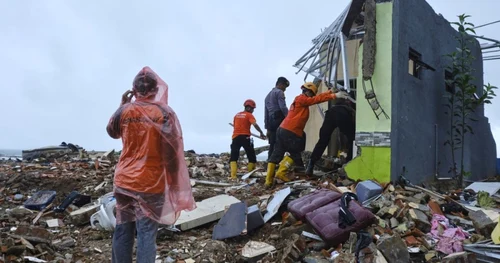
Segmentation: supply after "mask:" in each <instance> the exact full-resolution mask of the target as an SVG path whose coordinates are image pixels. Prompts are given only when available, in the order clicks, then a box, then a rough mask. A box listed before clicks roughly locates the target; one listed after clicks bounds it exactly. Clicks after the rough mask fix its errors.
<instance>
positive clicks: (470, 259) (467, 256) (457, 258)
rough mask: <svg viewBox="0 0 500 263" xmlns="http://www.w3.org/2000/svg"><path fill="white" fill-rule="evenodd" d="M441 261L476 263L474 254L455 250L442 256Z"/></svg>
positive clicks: (447, 262) (445, 262)
mask: <svg viewBox="0 0 500 263" xmlns="http://www.w3.org/2000/svg"><path fill="white" fill-rule="evenodd" d="M441 262H442V263H476V255H475V254H473V253H467V252H457V253H453V254H450V255H448V256H446V257H444V258H443V259H442V261H441Z"/></svg>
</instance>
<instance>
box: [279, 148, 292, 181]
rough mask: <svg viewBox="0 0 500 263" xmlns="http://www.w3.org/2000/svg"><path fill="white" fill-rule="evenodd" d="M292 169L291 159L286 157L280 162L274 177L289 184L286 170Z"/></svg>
mask: <svg viewBox="0 0 500 263" xmlns="http://www.w3.org/2000/svg"><path fill="white" fill-rule="evenodd" d="M292 167H293V159H292V158H290V156H288V155H286V156H285V157H284V158H283V160H282V161H281V162H280V166H279V168H278V172H276V177H278V179H280V180H281V181H284V182H290V179H289V178H288V177H287V176H286V174H287V173H288V170H290V169H291V168H292Z"/></svg>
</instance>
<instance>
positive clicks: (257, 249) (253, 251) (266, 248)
mask: <svg viewBox="0 0 500 263" xmlns="http://www.w3.org/2000/svg"><path fill="white" fill-rule="evenodd" d="M275 250H276V248H275V247H274V246H272V245H269V244H267V243H264V242H258V241H249V242H248V243H246V244H245V246H244V247H243V249H242V250H241V255H242V256H243V257H245V258H256V257H259V256H262V255H265V254H267V253H270V252H273V251H275Z"/></svg>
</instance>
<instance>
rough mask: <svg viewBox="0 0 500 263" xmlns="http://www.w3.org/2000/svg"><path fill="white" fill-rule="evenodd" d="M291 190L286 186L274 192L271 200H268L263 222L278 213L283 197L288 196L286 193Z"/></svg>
mask: <svg viewBox="0 0 500 263" xmlns="http://www.w3.org/2000/svg"><path fill="white" fill-rule="evenodd" d="M291 192H292V190H291V188H290V187H287V188H284V189H281V190H279V191H278V192H276V193H274V195H273V198H272V200H271V202H269V203H268V205H267V213H266V214H265V215H264V222H266V223H267V222H268V221H269V220H271V218H272V217H273V216H275V215H276V214H277V213H278V210H279V208H280V207H281V204H283V201H285V199H286V198H287V197H288V195H290V193H291Z"/></svg>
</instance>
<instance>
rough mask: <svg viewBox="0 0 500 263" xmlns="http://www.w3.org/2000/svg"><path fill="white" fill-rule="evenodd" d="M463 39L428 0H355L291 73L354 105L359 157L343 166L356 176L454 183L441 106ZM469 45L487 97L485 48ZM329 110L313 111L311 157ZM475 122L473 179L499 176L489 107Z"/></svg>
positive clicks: (334, 145)
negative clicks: (341, 93)
mask: <svg viewBox="0 0 500 263" xmlns="http://www.w3.org/2000/svg"><path fill="white" fill-rule="evenodd" d="M458 34H459V33H458V32H457V31H456V30H455V29H454V28H453V27H452V26H451V25H450V22H449V21H447V20H446V19H445V18H444V17H442V16H441V15H439V14H436V13H435V12H434V10H433V9H432V7H431V6H430V5H429V4H428V3H427V2H426V1H418V0H404V1H403V0H392V1H391V0H389V1H388V0H353V1H352V2H351V3H350V4H349V5H348V7H347V8H346V9H345V10H344V11H343V12H342V13H341V15H340V16H339V17H338V18H337V19H336V20H335V21H334V22H333V23H332V24H331V25H330V26H329V27H328V28H326V29H325V30H324V31H323V32H322V33H321V34H320V35H319V36H317V37H316V38H315V39H313V47H312V48H311V49H310V50H309V51H308V52H307V53H306V54H305V55H304V56H302V57H301V58H300V59H299V60H298V61H297V62H296V64H295V67H297V68H299V71H304V72H306V77H305V78H308V77H309V78H312V77H314V78H315V80H323V81H322V82H321V85H320V92H322V91H325V90H327V89H328V86H330V87H331V86H332V85H333V84H332V83H335V85H336V86H337V87H342V88H344V89H346V90H347V91H348V92H350V93H351V95H353V97H354V98H356V140H355V143H354V144H355V145H353V146H352V147H353V151H354V156H356V157H355V158H354V159H353V160H352V161H350V162H349V163H348V164H347V165H346V166H345V167H344V168H345V171H346V173H347V175H348V176H349V177H350V178H352V179H360V180H367V179H376V180H377V181H379V182H389V181H391V180H392V181H394V180H396V179H398V178H399V176H400V175H402V174H404V175H405V177H406V178H408V179H409V180H410V181H412V182H413V183H422V182H429V181H431V180H434V179H438V180H439V179H444V178H447V177H451V174H450V173H449V170H450V167H451V166H452V161H451V157H450V156H451V152H450V149H449V148H447V147H449V146H445V145H444V143H445V141H446V140H447V139H448V137H449V135H448V134H447V132H448V131H449V130H450V125H449V123H450V119H449V116H447V115H445V108H444V104H445V103H446V101H447V98H448V97H449V96H450V92H451V91H450V89H447V85H446V82H445V80H446V78H447V77H448V76H449V73H448V72H447V70H446V67H447V65H449V63H450V60H449V58H447V57H446V56H445V55H446V54H449V53H451V52H453V51H454V50H456V48H457V45H458V43H457V41H456V39H455V37H456V36H457V35H458ZM470 48H471V51H472V54H473V56H474V57H475V60H474V62H473V68H474V69H475V71H474V72H473V74H474V77H475V80H474V84H475V85H476V86H477V87H478V88H477V95H478V96H481V94H482V92H483V89H482V87H483V59H482V51H481V46H480V44H479V42H478V41H477V40H474V41H473V44H472V46H471V47H470ZM343 61H347V63H343ZM344 64H345V65H346V66H344ZM345 76H349V77H348V78H349V81H345ZM325 82H326V83H328V84H325ZM329 103H330V105H329ZM329 103H322V104H320V105H315V106H313V107H311V111H310V114H311V116H310V119H309V122H308V124H307V126H306V130H305V132H306V134H307V145H306V151H311V150H312V149H313V148H314V145H315V143H316V142H317V140H318V137H319V134H318V130H319V128H320V127H321V125H322V122H323V116H324V111H326V110H327V109H328V108H329V107H330V106H331V102H329ZM475 115H476V116H475V119H477V120H478V121H477V122H474V123H472V124H471V125H472V126H473V129H474V135H472V136H470V135H469V136H468V137H467V138H466V144H465V145H464V147H465V157H464V164H465V170H466V171H470V172H471V176H470V177H469V178H467V179H468V180H479V179H482V178H486V177H488V176H494V175H495V174H496V168H495V167H496V164H495V163H496V144H495V141H494V138H493V135H492V132H491V128H490V124H489V121H488V118H487V117H486V116H485V115H484V106H483V105H481V106H479V107H478V108H477V109H476V111H475ZM338 141H339V140H338V139H337V137H336V134H334V135H333V139H332V140H331V143H330V146H329V147H328V149H327V150H326V151H325V154H326V155H329V156H335V155H336V154H337V150H338V149H339V145H338V144H339V143H338ZM349 147H351V146H349Z"/></svg>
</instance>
